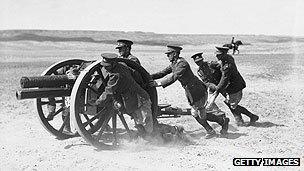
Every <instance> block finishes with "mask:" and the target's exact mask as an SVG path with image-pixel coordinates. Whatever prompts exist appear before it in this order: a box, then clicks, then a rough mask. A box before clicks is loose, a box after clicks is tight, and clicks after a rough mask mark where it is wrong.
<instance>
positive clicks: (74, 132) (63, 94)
mask: <svg viewBox="0 0 304 171" xmlns="http://www.w3.org/2000/svg"><path fill="white" fill-rule="evenodd" d="M118 62H122V63H125V64H126V65H127V66H128V67H130V68H131V70H133V71H135V72H138V73H139V74H140V76H141V77H142V80H143V83H144V84H143V85H141V86H142V87H143V88H144V89H145V90H146V91H147V92H148V94H149V95H150V98H151V101H152V106H151V108H152V113H153V116H154V119H155V120H156V118H175V117H180V116H182V115H191V112H190V109H181V108H176V107H171V106H170V105H168V104H158V97H157V91H156V88H155V87H149V86H146V85H148V83H149V82H150V81H151V77H150V74H149V73H148V72H147V71H146V70H145V69H144V68H143V67H141V66H140V65H138V64H137V63H135V62H133V61H131V60H128V59H123V58H118ZM73 72H74V73H73ZM70 73H73V74H70ZM106 75H107V73H106V71H105V70H104V68H103V67H102V65H101V64H100V60H98V61H84V60H80V59H72V60H65V61H61V62H58V63H56V64H54V65H52V66H50V67H49V68H48V69H46V70H45V71H44V72H43V73H42V74H41V76H38V77H23V78H21V80H20V82H21V88H22V89H20V90H17V92H16V97H17V99H19V100H21V99H36V107H37V110H38V116H39V120H40V122H41V124H42V125H43V126H44V128H45V129H46V130H47V131H48V132H50V133H51V134H52V135H54V136H56V137H57V138H58V139H66V138H71V137H75V136H78V135H80V136H82V137H83V138H84V139H85V140H86V141H87V142H88V143H89V144H91V145H93V146H95V147H97V148H105V147H113V145H116V144H117V136H118V134H119V131H120V130H119V129H118V128H117V117H118V118H119V119H120V120H121V123H122V126H123V127H124V131H123V132H125V133H127V135H128V136H130V137H132V136H133V135H134V133H133V132H132V131H131V130H130V129H129V126H128V123H127V122H126V120H125V118H124V115H123V114H122V113H121V112H119V111H118V110H115V109H114V108H113V105H111V104H109V105H107V106H106V107H99V106H90V105H88V102H90V101H92V100H95V99H97V98H98V97H99V96H100V95H101V94H102V92H104V89H105V84H106V82H107V77H106ZM110 121H111V122H112V124H109V122H110ZM109 125H111V126H109Z"/></svg>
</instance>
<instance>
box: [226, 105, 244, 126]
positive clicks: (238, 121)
mask: <svg viewBox="0 0 304 171" xmlns="http://www.w3.org/2000/svg"><path fill="white" fill-rule="evenodd" d="M224 103H225V104H226V105H227V106H228V107H229V109H230V111H231V113H232V114H233V116H234V119H235V122H236V125H237V126H245V123H244V120H243V118H242V115H241V110H240V108H239V105H237V106H236V108H235V109H232V108H231V106H230V104H229V103H227V102H225V101H224Z"/></svg>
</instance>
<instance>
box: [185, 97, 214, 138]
mask: <svg viewBox="0 0 304 171" xmlns="http://www.w3.org/2000/svg"><path fill="white" fill-rule="evenodd" d="M205 103H206V100H205V99H201V100H199V101H198V102H194V104H193V105H192V109H191V114H192V116H193V117H194V118H195V120H196V121H197V122H198V123H199V124H201V125H202V126H203V127H204V128H205V130H206V132H207V134H206V137H205V138H206V139H209V138H212V137H215V136H216V132H215V131H214V130H213V128H212V127H211V126H210V125H209V123H208V122H207V114H206V109H205V108H204V106H205Z"/></svg>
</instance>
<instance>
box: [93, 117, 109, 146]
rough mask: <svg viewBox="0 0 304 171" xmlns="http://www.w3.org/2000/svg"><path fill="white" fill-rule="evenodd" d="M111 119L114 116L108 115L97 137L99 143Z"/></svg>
mask: <svg viewBox="0 0 304 171" xmlns="http://www.w3.org/2000/svg"><path fill="white" fill-rule="evenodd" d="M111 117H112V114H110V115H108V116H107V117H106V119H105V122H103V123H102V126H101V128H100V130H99V132H98V134H97V137H96V139H97V141H99V139H100V138H101V135H102V133H103V131H104V130H105V128H106V126H107V125H108V122H109V121H110V119H111Z"/></svg>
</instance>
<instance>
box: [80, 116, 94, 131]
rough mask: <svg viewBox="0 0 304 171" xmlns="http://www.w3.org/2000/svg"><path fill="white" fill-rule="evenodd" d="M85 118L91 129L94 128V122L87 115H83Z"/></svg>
mask: <svg viewBox="0 0 304 171" xmlns="http://www.w3.org/2000/svg"><path fill="white" fill-rule="evenodd" d="M83 116H84V118H85V119H86V120H87V123H88V124H89V125H90V127H91V128H93V127H94V125H93V124H92V121H93V120H92V121H90V118H89V117H88V115H86V114H84V115H83ZM88 124H86V125H88Z"/></svg>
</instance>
